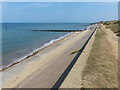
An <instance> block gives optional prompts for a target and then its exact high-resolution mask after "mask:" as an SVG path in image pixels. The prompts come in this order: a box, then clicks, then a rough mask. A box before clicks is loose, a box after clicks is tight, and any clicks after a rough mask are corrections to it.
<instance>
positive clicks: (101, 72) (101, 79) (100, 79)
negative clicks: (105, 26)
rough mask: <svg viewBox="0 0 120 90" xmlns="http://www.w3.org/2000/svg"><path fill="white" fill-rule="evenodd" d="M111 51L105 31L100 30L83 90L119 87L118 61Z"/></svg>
mask: <svg viewBox="0 0 120 90" xmlns="http://www.w3.org/2000/svg"><path fill="white" fill-rule="evenodd" d="M111 49H112V46H111V45H110V43H109V42H108V41H107V39H106V34H105V32H104V30H102V29H101V28H99V29H98V31H97V33H96V38H95V42H94V44H93V47H92V50H91V53H90V56H89V58H88V62H87V65H86V67H85V70H84V72H83V88H110V87H111V88H113V87H117V59H116V58H115V57H114V55H112V53H111Z"/></svg>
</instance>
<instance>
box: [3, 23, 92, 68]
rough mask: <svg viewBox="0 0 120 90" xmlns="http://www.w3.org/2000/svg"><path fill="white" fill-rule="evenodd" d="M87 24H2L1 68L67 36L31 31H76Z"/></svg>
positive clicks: (61, 33) (62, 33)
mask: <svg viewBox="0 0 120 90" xmlns="http://www.w3.org/2000/svg"><path fill="white" fill-rule="evenodd" d="M88 25H90V24H89V23H4V24H2V66H1V68H5V67H8V66H10V65H12V64H13V63H15V62H18V61H20V60H22V59H24V58H26V57H27V56H29V55H32V54H33V53H34V52H36V51H37V50H39V49H41V48H43V47H45V46H48V45H50V44H52V43H54V42H55V41H57V40H60V39H61V38H63V37H65V36H66V35H68V33H67V32H35V31H31V30H35V29H39V30H55V29H58V30H61V29H67V30H76V29H77V30H78V29H84V28H86V27H88Z"/></svg>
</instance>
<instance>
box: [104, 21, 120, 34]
mask: <svg viewBox="0 0 120 90" xmlns="http://www.w3.org/2000/svg"><path fill="white" fill-rule="evenodd" d="M103 24H104V25H106V28H110V29H111V30H112V31H113V32H114V33H116V35H117V36H120V25H119V24H120V21H118V20H113V21H106V22H103Z"/></svg>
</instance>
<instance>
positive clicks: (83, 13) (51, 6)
mask: <svg viewBox="0 0 120 90" xmlns="http://www.w3.org/2000/svg"><path fill="white" fill-rule="evenodd" d="M2 11H3V12H2V20H3V22H11V23H16V22H20V23H22V22H24V23H25V22H29V23H31V22H53V23H55V22H97V21H105V20H115V19H118V3H117V2H103V3H102V2H4V3H2Z"/></svg>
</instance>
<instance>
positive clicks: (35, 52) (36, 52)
mask: <svg viewBox="0 0 120 90" xmlns="http://www.w3.org/2000/svg"><path fill="white" fill-rule="evenodd" d="M80 32H82V31H80ZM72 33H73V32H72ZM72 33H67V34H65V35H64V36H60V37H59V38H56V39H52V40H56V41H54V42H53V43H51V44H49V43H50V42H51V41H52V40H50V41H49V42H47V43H45V44H48V45H46V46H45V44H43V45H42V46H41V47H40V48H37V49H35V50H34V51H33V52H31V53H32V54H30V55H26V56H24V57H23V59H21V60H18V61H16V62H13V63H11V64H9V65H7V66H5V67H4V68H2V69H0V72H2V71H4V70H7V69H9V68H10V67H12V66H14V65H16V64H19V63H21V62H23V61H25V60H26V59H29V58H31V57H33V56H34V55H36V54H38V53H40V52H41V51H42V50H44V49H45V48H48V47H49V46H51V45H52V44H55V43H56V42H59V41H61V40H63V39H64V38H67V37H69V36H70V35H71V34H72Z"/></svg>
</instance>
